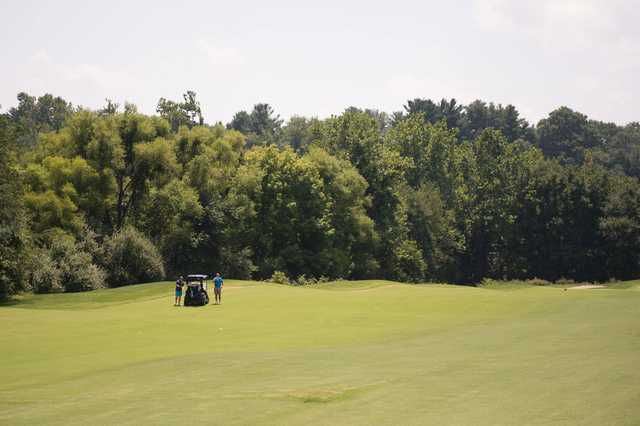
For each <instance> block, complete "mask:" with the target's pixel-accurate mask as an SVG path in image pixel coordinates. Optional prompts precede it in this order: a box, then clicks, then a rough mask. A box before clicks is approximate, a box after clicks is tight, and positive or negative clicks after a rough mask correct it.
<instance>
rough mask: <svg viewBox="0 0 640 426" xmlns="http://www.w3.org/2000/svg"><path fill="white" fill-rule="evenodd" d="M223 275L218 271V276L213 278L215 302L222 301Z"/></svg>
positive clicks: (219, 302) (217, 303)
mask: <svg viewBox="0 0 640 426" xmlns="http://www.w3.org/2000/svg"><path fill="white" fill-rule="evenodd" d="M222 284H223V282H222V277H221V276H220V272H216V277H215V278H214V279H213V294H214V296H215V298H216V299H215V304H216V305H219V304H221V303H222Z"/></svg>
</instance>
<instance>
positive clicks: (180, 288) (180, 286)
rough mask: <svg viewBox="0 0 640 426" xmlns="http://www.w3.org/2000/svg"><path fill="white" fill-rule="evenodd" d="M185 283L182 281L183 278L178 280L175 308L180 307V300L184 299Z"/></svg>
mask: <svg viewBox="0 0 640 426" xmlns="http://www.w3.org/2000/svg"><path fill="white" fill-rule="evenodd" d="M183 285H184V282H183V281H182V276H180V278H178V279H177V280H176V301H175V303H174V304H173V306H180V299H182V286H183Z"/></svg>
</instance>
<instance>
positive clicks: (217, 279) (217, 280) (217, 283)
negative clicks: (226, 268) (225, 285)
mask: <svg viewBox="0 0 640 426" xmlns="http://www.w3.org/2000/svg"><path fill="white" fill-rule="evenodd" d="M213 285H214V286H215V287H216V288H220V287H222V277H215V278H214V279H213Z"/></svg>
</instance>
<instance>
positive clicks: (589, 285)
mask: <svg viewBox="0 0 640 426" xmlns="http://www.w3.org/2000/svg"><path fill="white" fill-rule="evenodd" d="M592 288H607V286H606V285H601V284H585V285H577V286H575V287H569V290H589V289H592Z"/></svg>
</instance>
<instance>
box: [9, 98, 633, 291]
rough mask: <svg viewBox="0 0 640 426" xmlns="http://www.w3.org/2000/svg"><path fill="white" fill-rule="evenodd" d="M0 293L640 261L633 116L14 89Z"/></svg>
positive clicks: (522, 274) (450, 277) (619, 268)
mask: <svg viewBox="0 0 640 426" xmlns="http://www.w3.org/2000/svg"><path fill="white" fill-rule="evenodd" d="M0 150H1V152H0V169H1V170H0V179H1V181H0V204H1V205H2V210H1V213H0V221H1V226H0V297H3V298H6V297H8V296H9V295H10V294H12V293H15V292H18V291H24V290H33V291H36V292H52V291H81V290H88V289H93V288H98V287H101V286H118V285H125V284H132V283H136V282H144V281H151V280H157V279H161V278H162V277H164V276H167V275H176V274H180V273H187V272H190V271H198V272H212V268H216V269H220V270H223V271H225V273H226V275H227V276H230V277H237V278H254V279H264V278H269V277H271V276H272V275H273V274H274V273H278V274H281V273H284V274H286V275H287V276H289V277H293V278H295V277H316V278H319V277H325V278H328V279H335V278H348V279H362V278H387V279H393V280H399V281H410V282H426V281H445V282H455V283H474V282H478V281H480V280H482V279H483V278H496V279H527V278H534V277H537V278H541V279H546V280H558V279H563V278H564V279H574V280H580V281H585V280H589V281H604V280H608V279H629V278H636V277H638V276H639V275H640V184H639V181H638V178H639V177H640V124H638V123H631V124H627V125H625V126H620V125H617V124H614V123H605V122H600V121H596V120H591V119H589V118H588V117H587V116H585V115H584V114H581V113H579V112H576V111H573V110H571V109H569V108H566V107H562V108H559V109H557V110H555V111H553V112H551V113H550V114H549V115H548V117H547V118H545V119H543V120H541V121H540V122H539V123H538V124H537V125H535V126H532V125H530V124H529V123H528V122H527V121H526V120H524V119H523V118H522V117H520V114H519V112H518V111H517V109H516V108H515V107H514V106H512V105H507V106H502V105H496V104H493V103H485V102H482V101H475V102H472V103H470V104H468V105H461V104H458V103H457V102H456V101H455V99H451V100H447V99H443V100H441V101H440V102H434V101H432V100H429V99H413V100H410V101H408V102H407V103H406V104H405V105H404V108H403V111H400V112H395V113H392V114H387V113H384V112H380V111H377V110H366V109H364V110H363V109H359V108H355V107H352V108H348V109H347V110H345V111H344V112H343V113H342V114H340V115H335V116H331V117H329V118H327V119H318V118H308V117H300V116H294V117H292V118H290V119H289V120H288V121H286V122H285V121H284V120H281V119H280V117H279V116H278V115H277V114H276V113H275V112H274V110H273V108H272V107H271V106H270V105H268V104H257V105H255V106H254V108H253V109H252V110H251V111H240V112H238V113H236V114H235V115H234V117H233V119H232V120H231V122H229V123H228V124H226V125H223V124H222V123H216V124H207V123H206V122H205V120H204V117H203V114H202V111H201V108H200V104H199V102H198V101H197V98H196V94H195V93H194V92H187V93H186V94H185V95H184V96H183V100H182V101H171V100H167V99H165V98H161V99H160V101H159V102H158V106H157V115H153V116H149V115H144V114H141V113H139V112H138V111H137V109H136V107H135V106H134V105H131V104H125V105H124V106H123V107H122V108H121V106H120V105H118V104H116V103H114V102H113V101H111V100H107V102H106V105H105V106H104V108H101V109H99V110H97V111H92V110H89V109H86V108H79V107H75V106H73V105H72V104H70V103H69V102H67V101H65V100H64V99H62V98H59V97H54V96H52V95H44V96H41V97H38V98H36V97H33V96H30V95H28V94H26V93H20V94H19V95H18V105H17V106H16V107H13V108H10V109H9V110H8V111H6V112H5V113H2V114H0Z"/></svg>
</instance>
